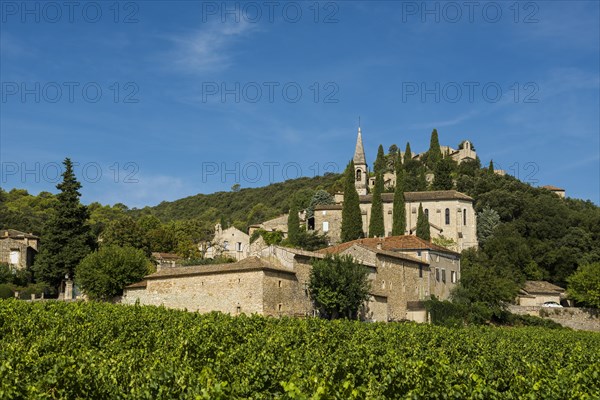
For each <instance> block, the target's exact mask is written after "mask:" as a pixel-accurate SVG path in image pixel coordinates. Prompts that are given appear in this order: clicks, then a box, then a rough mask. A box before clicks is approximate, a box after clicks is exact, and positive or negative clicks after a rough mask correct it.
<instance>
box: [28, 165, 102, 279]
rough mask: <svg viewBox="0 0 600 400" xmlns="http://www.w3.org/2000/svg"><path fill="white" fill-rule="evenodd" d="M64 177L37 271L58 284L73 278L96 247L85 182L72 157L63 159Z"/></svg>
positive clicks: (35, 265)
mask: <svg viewBox="0 0 600 400" xmlns="http://www.w3.org/2000/svg"><path fill="white" fill-rule="evenodd" d="M63 164H64V166H65V170H64V172H63V174H62V176H63V180H62V182H61V183H59V184H58V185H56V188H57V189H58V190H60V193H58V195H57V196H56V198H57V199H58V203H57V204H56V209H55V211H56V213H55V214H54V215H53V216H52V217H51V218H50V219H49V220H48V223H47V224H46V226H45V229H44V233H43V235H42V243H41V246H40V252H39V254H38V256H37V257H36V260H35V264H34V266H33V270H34V273H35V278H36V279H37V280H38V281H42V282H46V283H47V284H49V285H51V286H54V287H58V285H59V284H60V282H61V281H62V280H63V279H64V277H65V275H68V276H69V277H73V274H74V272H75V268H76V267H77V265H78V264H79V263H80V262H81V260H82V259H83V258H84V257H85V256H87V255H88V254H89V253H90V251H92V249H93V247H94V239H93V237H92V235H91V233H90V226H89V225H88V211H87V208H86V207H85V206H83V205H82V204H81V203H80V202H79V198H80V196H81V194H80V193H79V189H80V188H81V184H80V183H79V182H78V181H77V178H76V177H75V174H74V172H73V163H72V162H71V160H70V159H69V158H66V159H65V160H64V162H63Z"/></svg>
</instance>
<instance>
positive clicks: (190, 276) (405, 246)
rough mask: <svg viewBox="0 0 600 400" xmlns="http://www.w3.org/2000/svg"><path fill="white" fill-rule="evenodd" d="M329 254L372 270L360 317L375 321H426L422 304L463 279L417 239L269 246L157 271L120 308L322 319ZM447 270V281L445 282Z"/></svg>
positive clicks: (447, 257) (446, 258)
mask: <svg viewBox="0 0 600 400" xmlns="http://www.w3.org/2000/svg"><path fill="white" fill-rule="evenodd" d="M327 254H350V255H352V256H353V258H354V259H355V260H357V261H358V262H359V263H361V264H362V265H364V266H366V267H367V268H368V269H369V271H370V273H369V279H370V280H371V293H370V294H371V297H370V299H369V301H368V302H367V303H366V304H365V306H364V308H363V310H362V312H361V318H362V319H364V320H370V321H389V320H402V319H411V320H415V321H421V322H423V321H425V320H426V312H425V310H424V309H423V307H422V300H425V299H427V298H429V297H430V295H431V294H435V295H436V296H438V297H440V298H442V299H443V298H447V296H448V293H449V291H450V289H451V288H452V287H453V285H454V284H455V283H456V282H457V280H458V277H459V273H460V264H459V262H458V254H457V253H454V252H451V251H449V250H447V249H444V248H440V247H439V246H435V245H433V244H431V243H428V242H426V241H421V239H418V238H415V237H406V239H403V238H402V237H394V238H386V240H382V239H374V240H371V239H363V240H362V241H354V242H349V243H344V244H342V245H339V246H335V247H332V248H328V249H324V250H322V251H320V252H310V251H304V250H299V249H291V248H284V247H279V246H268V247H264V248H262V249H260V250H257V252H256V253H254V254H252V255H251V256H250V257H248V258H246V259H243V260H241V261H238V262H236V263H232V264H221V265H203V266H190V267H176V268H170V269H164V270H161V271H158V272H156V273H154V274H151V275H148V276H147V277H145V279H144V281H142V282H139V283H135V284H133V285H130V286H128V287H127V288H125V291H124V296H123V300H122V302H123V303H125V304H134V303H135V302H136V301H138V300H139V301H140V303H141V304H150V305H164V306H165V307H170V308H179V309H187V310H189V311H199V312H210V311H221V312H224V313H229V314H233V315H235V314H239V313H248V314H251V313H258V314H262V315H270V316H311V315H316V311H315V309H314V307H313V304H312V302H311V300H310V296H309V292H308V287H309V281H310V271H311V268H312V267H311V261H312V260H313V259H315V258H324V257H325V256H326V255H327ZM438 256H441V257H438ZM442 268H443V269H444V271H447V275H446V272H444V275H443V276H447V277H448V280H445V281H442V278H441V277H442V274H441V269H442ZM436 271H437V272H436ZM436 273H437V277H438V279H437V280H436ZM450 276H452V277H453V278H452V279H453V280H450Z"/></svg>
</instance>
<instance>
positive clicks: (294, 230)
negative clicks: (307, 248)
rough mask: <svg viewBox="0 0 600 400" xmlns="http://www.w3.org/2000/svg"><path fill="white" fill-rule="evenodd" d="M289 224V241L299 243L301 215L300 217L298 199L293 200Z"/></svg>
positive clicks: (294, 243)
mask: <svg viewBox="0 0 600 400" xmlns="http://www.w3.org/2000/svg"><path fill="white" fill-rule="evenodd" d="M287 224H288V241H289V242H290V243H291V244H293V245H297V244H298V237H299V236H300V217H298V205H297V204H296V201H292V206H291V207H290V213H289V215H288V220H287Z"/></svg>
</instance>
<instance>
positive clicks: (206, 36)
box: [167, 21, 257, 73]
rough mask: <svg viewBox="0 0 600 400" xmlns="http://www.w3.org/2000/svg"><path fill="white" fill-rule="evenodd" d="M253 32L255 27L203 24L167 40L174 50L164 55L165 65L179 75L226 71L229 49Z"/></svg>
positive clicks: (244, 24) (241, 24) (232, 24)
mask: <svg viewBox="0 0 600 400" xmlns="http://www.w3.org/2000/svg"><path fill="white" fill-rule="evenodd" d="M256 29H257V25H256V24H251V23H248V22H244V21H241V22H239V23H213V24H207V25H205V26H204V28H203V29H201V30H196V31H193V32H187V33H185V34H181V35H170V36H168V37H167V39H168V40H170V41H171V42H172V43H173V46H174V48H173V49H172V50H171V51H170V52H169V53H168V55H167V59H168V60H169V65H170V66H174V67H176V68H177V69H179V70H180V71H184V72H189V73H200V72H206V71H214V70H221V69H225V68H228V67H229V66H231V65H232V63H233V54H232V47H233V45H234V44H235V43H236V41H238V40H239V39H241V38H244V37H246V36H247V35H249V34H251V33H252V32H254V31H255V30H256Z"/></svg>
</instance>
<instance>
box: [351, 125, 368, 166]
mask: <svg viewBox="0 0 600 400" xmlns="http://www.w3.org/2000/svg"><path fill="white" fill-rule="evenodd" d="M353 160H354V164H355V165H358V164H362V165H366V164H367V159H366V158H365V148H364V147H363V141H362V133H361V131H360V126H359V127H358V137H357V138H356V149H355V150H354V159H353Z"/></svg>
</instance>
